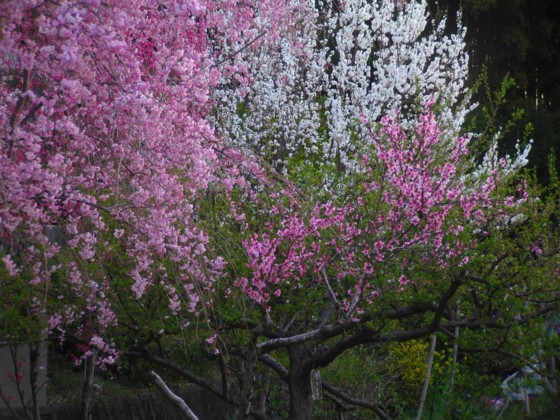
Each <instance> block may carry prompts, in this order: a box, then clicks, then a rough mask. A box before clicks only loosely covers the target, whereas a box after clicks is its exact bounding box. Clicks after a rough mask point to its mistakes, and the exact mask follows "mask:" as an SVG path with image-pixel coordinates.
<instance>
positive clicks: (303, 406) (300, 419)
mask: <svg viewBox="0 0 560 420" xmlns="http://www.w3.org/2000/svg"><path fill="white" fill-rule="evenodd" d="M288 354H289V356H290V371H289V387H290V403H289V405H290V407H289V416H288V417H289V418H290V420H307V419H310V418H311V414H312V411H313V399H312V398H311V383H310V377H309V375H310V373H311V369H310V368H309V367H306V366H305V357H306V355H307V349H306V347H305V345H304V344H296V345H293V346H290V347H289V348H288Z"/></svg>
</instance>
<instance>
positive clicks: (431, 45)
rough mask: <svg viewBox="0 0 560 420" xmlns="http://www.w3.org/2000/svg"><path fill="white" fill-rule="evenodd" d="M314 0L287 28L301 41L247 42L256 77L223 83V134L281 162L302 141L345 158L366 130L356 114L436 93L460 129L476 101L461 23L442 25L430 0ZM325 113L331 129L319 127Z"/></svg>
mask: <svg viewBox="0 0 560 420" xmlns="http://www.w3.org/2000/svg"><path fill="white" fill-rule="evenodd" d="M309 3H310V4H309V6H310V9H311V12H307V13H306V14H303V13H302V15H301V23H300V25H299V27H300V31H301V33H299V34H293V33H292V34H286V36H287V37H296V38H297V39H298V42H285V43H282V46H281V48H271V47H270V45H269V44H267V43H266V42H263V43H262V44H261V45H260V48H259V49H258V54H255V53H254V51H251V53H247V54H245V55H244V54H243V52H241V54H240V55H241V56H242V57H239V59H240V60H242V61H244V63H245V64H246V66H247V67H248V68H250V69H251V79H250V80H248V83H247V84H246V85H244V86H243V89H231V85H225V84H224V85H223V86H222V89H220V90H218V92H217V97H216V100H217V109H216V117H215V123H216V124H217V125H218V126H219V131H220V132H221V134H222V135H225V136H226V137H229V138H231V140H232V141H233V143H235V144H237V145H242V146H245V147H248V148H250V149H252V150H253V151H255V152H256V153H258V154H261V155H263V156H266V157H268V158H270V159H271V160H272V161H273V163H274V164H275V166H276V167H277V168H280V169H282V170H285V169H286V167H285V160H286V158H288V157H289V156H290V154H291V153H294V152H296V151H298V150H299V151H302V150H303V151H304V152H305V153H306V154H316V153H318V154H319V156H321V157H322V158H323V159H324V160H325V161H326V162H336V163H339V164H340V163H342V164H343V165H344V166H348V165H349V164H351V163H350V161H351V159H348V157H349V155H352V154H354V153H355V152H356V151H357V150H358V149H359V147H360V145H361V144H363V143H364V142H365V141H366V139H367V134H366V133H362V132H360V129H359V127H358V125H359V124H356V122H357V119H358V118H359V119H361V120H368V121H371V122H375V121H379V120H380V118H381V117H382V116H383V115H385V114H387V113H390V112H394V111H397V112H400V113H402V114H405V115H406V114H409V115H413V113H414V110H415V106H416V105H418V104H421V103H424V104H425V103H427V102H429V101H432V100H437V101H438V102H439V103H442V104H445V107H442V108H443V109H442V110H441V113H440V115H439V119H440V123H441V124H442V126H443V127H446V128H448V130H449V133H450V137H452V136H453V134H457V133H458V132H459V131H460V128H461V126H462V125H463V123H464V121H465V116H466V114H467V113H468V111H469V110H470V109H471V106H470V105H469V103H470V102H469V94H468V90H467V87H466V84H465V81H466V78H467V67H468V56H467V53H466V49H465V41H464V36H465V29H464V28H460V29H459V31H458V33H457V34H455V35H446V34H445V33H444V26H445V21H444V20H442V21H439V22H436V21H434V20H433V19H432V18H431V17H430V16H429V13H428V9H427V4H426V2H425V1H421V2H408V3H407V2H394V1H393V0H379V1H373V2H372V1H367V0H348V1H344V2H327V1H323V0H321V1H319V2H315V1H311V0H310V1H309ZM315 23H318V26H315ZM302 35H303V36H302ZM322 117H323V118H324V119H325V122H326V125H327V126H328V132H327V133H325V132H321V131H320V130H318V128H319V126H320V122H321V118H322Z"/></svg>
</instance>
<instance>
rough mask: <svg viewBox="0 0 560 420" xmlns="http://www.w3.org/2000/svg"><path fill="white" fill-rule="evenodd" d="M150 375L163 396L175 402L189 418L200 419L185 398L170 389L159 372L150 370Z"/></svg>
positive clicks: (190, 419) (191, 419) (192, 419)
mask: <svg viewBox="0 0 560 420" xmlns="http://www.w3.org/2000/svg"><path fill="white" fill-rule="evenodd" d="M150 375H151V376H152V379H153V380H154V383H155V384H156V386H157V388H158V389H159V390H160V391H161V393H162V394H163V396H164V397H165V398H167V399H168V400H169V401H171V402H172V403H173V404H175V406H176V407H177V408H179V410H181V412H182V413H183V414H184V415H185V416H186V418H187V419H189V420H198V417H197V416H196V414H194V413H193V411H192V410H191V409H190V407H189V406H188V405H187V403H186V402H185V400H183V399H182V398H181V397H179V396H178V395H176V394H175V393H174V392H173V391H171V389H169V387H168V386H167V384H166V383H165V382H164V381H163V379H161V377H160V376H159V375H158V374H157V373H155V372H154V371H153V370H152V371H151V372H150Z"/></svg>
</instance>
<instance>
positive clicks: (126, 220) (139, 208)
mask: <svg viewBox="0 0 560 420" xmlns="http://www.w3.org/2000/svg"><path fill="white" fill-rule="evenodd" d="M296 12H297V7H296V6H295V5H292V4H291V3H290V2H278V1H259V2H253V1H246V2H242V3H239V2H234V1H229V0H223V1H222V0H220V1H206V0H201V1H198V0H187V1H166V2H163V3H162V2H158V1H151V0H147V1H141V2H122V1H118V0H116V1H112V0H111V1H99V0H92V1H79V2H78V1H61V2H55V3H53V2H48V1H36V0H25V1H8V2H3V3H2V5H0V28H1V29H0V31H1V32H0V40H1V42H0V56H1V57H2V62H1V64H0V75H1V77H2V81H1V84H0V96H1V98H2V99H1V100H0V126H1V132H2V137H1V143H0V179H1V180H2V183H1V187H0V240H1V244H2V245H1V248H0V249H1V252H2V260H3V265H4V266H5V268H6V269H7V278H6V279H2V286H3V287H4V286H5V285H6V284H8V283H10V282H11V284H16V283H15V280H14V279H13V278H12V277H18V278H20V279H25V282H24V283H27V284H25V286H24V287H25V288H26V289H25V290H26V293H25V295H26V296H28V297H29V299H28V302H26V304H25V306H26V307H25V308H22V310H25V312H27V313H28V314H29V316H32V317H34V318H35V319H36V322H37V323H39V324H40V325H42V326H43V327H45V328H48V329H49V331H50V332H52V333H55V334H57V335H59V337H60V338H61V340H62V339H64V338H65V337H67V336H68V335H73V336H75V337H79V338H80V340H81V341H82V345H83V346H84V351H83V353H82V354H81V355H80V359H84V360H88V361H89V362H91V363H94V364H97V365H100V366H103V365H105V364H111V363H113V362H114V360H115V358H116V357H117V351H116V349H114V348H113V346H112V343H111V342H110V337H109V336H107V332H108V330H109V329H110V328H112V327H116V326H117V324H118V317H117V313H116V312H115V308H114V306H113V304H114V302H113V301H112V299H110V296H111V294H112V291H111V288H112V279H111V278H110V277H109V275H108V273H107V270H106V268H105V267H106V265H107V264H108V263H110V262H111V261H113V258H115V256H116V255H118V256H119V258H120V259H121V260H120V261H119V262H118V263H117V264H120V265H121V266H122V267H124V269H125V272H126V274H127V280H126V281H127V282H128V285H129V290H130V293H131V294H132V296H133V297H134V298H135V299H141V298H142V296H144V295H145V293H146V292H147V291H148V290H149V289H150V288H152V287H154V286H156V285H157V286H158V287H163V289H164V290H165V291H166V293H167V294H168V295H169V298H170V299H169V306H170V308H171V310H172V311H177V310H178V307H177V306H176V304H177V300H176V299H175V297H176V295H177V294H179V293H181V294H185V295H186V299H187V300H188V309H189V310H190V311H193V312H196V311H200V309H201V307H202V306H203V305H204V304H208V303H209V302H202V301H201V297H200V293H201V291H210V290H212V289H213V287H214V283H215V281H216V278H217V276H219V274H220V273H221V272H222V270H223V268H224V260H223V258H221V257H219V256H216V255H214V254H212V255H209V254H208V253H207V249H206V247H207V244H208V236H207V234H206V233H205V232H204V231H203V230H202V229H201V228H200V226H198V224H197V222H196V217H197V211H198V210H197V200H198V197H199V196H200V195H201V194H204V192H205V191H206V190H207V189H208V188H209V187H210V186H211V185H214V184H220V185H224V186H227V187H228V188H231V187H232V186H235V185H243V182H244V181H243V179H242V176H241V175H240V174H239V166H240V165H243V167H244V168H249V169H250V168H251V164H245V163H244V161H245V158H244V157H243V155H241V154H239V153H237V154H236V153H234V151H233V150H231V149H228V148H227V145H226V143H224V142H223V141H222V140H220V139H218V138H217V137H216V136H215V135H214V132H213V130H212V128H211V127H210V126H209V124H208V123H207V122H206V117H207V114H208V112H209V110H210V108H211V105H212V102H211V100H210V95H211V92H212V89H213V88H214V87H216V86H217V85H218V83H219V82H220V81H223V80H231V83H234V84H235V83H237V84H240V85H243V84H245V83H246V80H247V77H248V72H247V69H246V68H244V67H243V65H242V63H240V62H239V60H237V57H236V54H237V51H239V50H242V49H244V48H248V47H250V46H251V45H255V46H256V45H258V44H259V42H262V41H263V40H265V39H266V40H267V42H268V43H271V45H274V43H275V42H276V43H277V42H279V39H280V36H279V29H280V28H282V29H284V28H286V27H289V25H290V16H291V15H292V14H293V13H296ZM298 13H299V12H298ZM164 260H166V261H168V262H169V264H167V265H164V264H163V261H164ZM27 288H29V289H27ZM21 293H23V290H21ZM17 333H18V331H17V329H16V331H11V334H12V335H11V336H9V337H7V338H8V339H9V340H18V337H17V335H18V334H17ZM19 333H21V331H19ZM2 335H10V334H9V333H8V332H6V334H4V333H3V334H2ZM20 335H21V334H20ZM78 361H79V360H78Z"/></svg>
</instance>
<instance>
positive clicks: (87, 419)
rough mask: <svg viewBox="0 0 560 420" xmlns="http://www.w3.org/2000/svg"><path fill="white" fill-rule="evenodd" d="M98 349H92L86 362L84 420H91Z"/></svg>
mask: <svg viewBox="0 0 560 420" xmlns="http://www.w3.org/2000/svg"><path fill="white" fill-rule="evenodd" d="M96 356H97V349H95V348H92V350H91V356H89V357H88V358H86V360H85V361H84V364H85V366H84V387H83V391H82V420H91V409H92V397H93V380H94V378H95V363H96Z"/></svg>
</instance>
